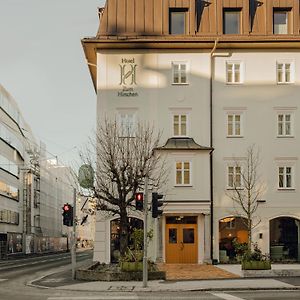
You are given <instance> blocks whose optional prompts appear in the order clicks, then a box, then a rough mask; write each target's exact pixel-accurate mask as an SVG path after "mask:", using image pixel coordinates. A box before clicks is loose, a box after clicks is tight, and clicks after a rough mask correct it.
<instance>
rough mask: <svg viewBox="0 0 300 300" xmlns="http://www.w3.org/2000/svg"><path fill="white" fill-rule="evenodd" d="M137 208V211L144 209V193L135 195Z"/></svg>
mask: <svg viewBox="0 0 300 300" xmlns="http://www.w3.org/2000/svg"><path fill="white" fill-rule="evenodd" d="M135 208H136V209H137V210H143V209H144V193H136V194H135Z"/></svg>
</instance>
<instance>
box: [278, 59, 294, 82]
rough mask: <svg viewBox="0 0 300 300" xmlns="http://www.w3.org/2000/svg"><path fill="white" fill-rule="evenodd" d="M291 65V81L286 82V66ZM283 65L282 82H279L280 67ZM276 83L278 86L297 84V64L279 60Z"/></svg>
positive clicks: (291, 61)
mask: <svg viewBox="0 0 300 300" xmlns="http://www.w3.org/2000/svg"><path fill="white" fill-rule="evenodd" d="M288 64H289V65H290V80H289V81H287V80H286V74H287V69H286V65H288ZM280 65H282V66H283V68H282V80H279V66H280ZM276 81H277V84H278V85H282V84H293V83H295V62H294V61H293V60H278V61H277V62H276Z"/></svg>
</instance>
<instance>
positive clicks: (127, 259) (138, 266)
mask: <svg viewBox="0 0 300 300" xmlns="http://www.w3.org/2000/svg"><path fill="white" fill-rule="evenodd" d="M152 236H153V232H152V231H149V232H148V234H147V237H148V240H150V239H151V238H152ZM130 239H131V240H132V247H128V248H127V251H126V254H125V256H123V257H120V260H119V262H120V268H121V271H125V272H137V271H142V270H143V254H144V251H143V245H144V230H143V229H136V228H135V229H134V230H133V233H132V234H131V235H130Z"/></svg>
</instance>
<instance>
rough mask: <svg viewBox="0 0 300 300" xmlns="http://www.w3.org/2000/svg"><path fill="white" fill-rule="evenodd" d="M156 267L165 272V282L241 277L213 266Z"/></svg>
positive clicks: (167, 265) (178, 265) (174, 265)
mask: <svg viewBox="0 0 300 300" xmlns="http://www.w3.org/2000/svg"><path fill="white" fill-rule="evenodd" d="M158 267H159V269H160V270H162V271H165V272H166V277H167V278H166V279H167V280H193V279H230V278H239V277H241V276H240V275H239V274H236V273H235V272H231V271H230V270H226V269H224V268H218V267H216V266H213V265H199V264H159V265H158ZM234 271H235V270H234Z"/></svg>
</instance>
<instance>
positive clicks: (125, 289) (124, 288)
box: [108, 285, 134, 292]
mask: <svg viewBox="0 0 300 300" xmlns="http://www.w3.org/2000/svg"><path fill="white" fill-rule="evenodd" d="M133 289H134V286H122V285H121V286H110V287H109V289H108V290H109V291H117V292H120V291H122V292H131V291H133Z"/></svg>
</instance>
